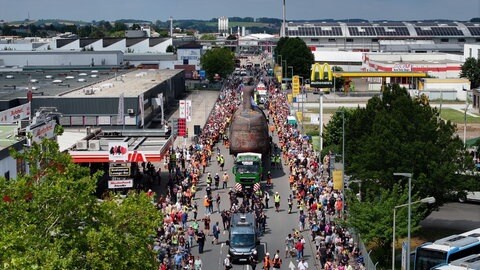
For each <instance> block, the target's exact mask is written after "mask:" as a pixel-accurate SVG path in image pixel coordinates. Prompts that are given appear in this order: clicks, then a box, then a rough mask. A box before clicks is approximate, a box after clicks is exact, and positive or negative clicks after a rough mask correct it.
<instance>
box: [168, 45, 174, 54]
mask: <svg viewBox="0 0 480 270" xmlns="http://www.w3.org/2000/svg"><path fill="white" fill-rule="evenodd" d="M166 52H170V53H175V47H173V45H168V47H167V50H166Z"/></svg>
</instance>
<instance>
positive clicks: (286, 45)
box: [274, 37, 315, 79]
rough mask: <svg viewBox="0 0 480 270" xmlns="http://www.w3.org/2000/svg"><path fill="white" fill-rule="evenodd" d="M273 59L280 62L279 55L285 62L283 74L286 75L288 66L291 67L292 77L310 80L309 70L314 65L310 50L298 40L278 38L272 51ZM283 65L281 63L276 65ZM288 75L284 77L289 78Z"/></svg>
mask: <svg viewBox="0 0 480 270" xmlns="http://www.w3.org/2000/svg"><path fill="white" fill-rule="evenodd" d="M274 53H275V57H277V58H278V59H279V60H278V61H280V55H281V56H282V60H286V61H287V67H284V70H285V72H287V73H288V66H292V67H293V73H294V75H299V76H301V77H303V78H305V79H306V78H310V68H311V66H312V64H313V63H314V60H315V59H314V57H313V54H312V52H311V51H310V48H308V46H307V44H305V42H304V41H303V40H302V39H300V38H298V37H297V38H289V37H283V38H280V39H279V40H278V42H277V46H276V47H275V50H274ZM278 64H280V65H283V64H282V63H280V62H279V63H278ZM290 76H291V75H290V73H288V74H287V76H286V77H290Z"/></svg>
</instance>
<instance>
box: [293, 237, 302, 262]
mask: <svg viewBox="0 0 480 270" xmlns="http://www.w3.org/2000/svg"><path fill="white" fill-rule="evenodd" d="M295 249H296V250H297V261H300V259H302V258H303V249H304V245H303V243H302V240H301V239H298V242H297V243H296V244H295Z"/></svg>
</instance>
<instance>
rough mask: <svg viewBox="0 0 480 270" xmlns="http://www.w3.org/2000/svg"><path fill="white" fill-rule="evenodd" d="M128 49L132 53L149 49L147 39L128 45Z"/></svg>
mask: <svg viewBox="0 0 480 270" xmlns="http://www.w3.org/2000/svg"><path fill="white" fill-rule="evenodd" d="M128 49H130V51H131V52H133V53H143V52H148V51H149V49H150V45H149V41H148V39H145V40H142V41H140V42H138V43H136V44H134V45H132V46H130V47H129V48H128ZM128 49H127V50H128Z"/></svg>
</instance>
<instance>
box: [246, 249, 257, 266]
mask: <svg viewBox="0 0 480 270" xmlns="http://www.w3.org/2000/svg"><path fill="white" fill-rule="evenodd" d="M248 264H249V265H250V267H251V268H252V270H255V269H257V264H258V256H257V251H256V250H253V252H252V254H251V255H250V257H249V258H248Z"/></svg>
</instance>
